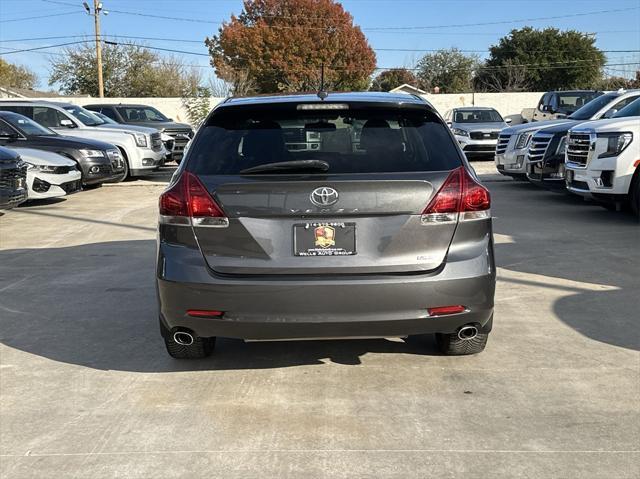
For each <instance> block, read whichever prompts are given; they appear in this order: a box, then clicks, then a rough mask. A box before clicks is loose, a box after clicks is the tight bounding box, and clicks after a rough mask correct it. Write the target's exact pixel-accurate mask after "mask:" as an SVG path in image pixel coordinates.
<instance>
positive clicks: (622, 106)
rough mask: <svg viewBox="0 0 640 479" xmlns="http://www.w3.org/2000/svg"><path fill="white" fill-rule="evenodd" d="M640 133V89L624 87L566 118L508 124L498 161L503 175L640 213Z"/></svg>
mask: <svg viewBox="0 0 640 479" xmlns="http://www.w3.org/2000/svg"><path fill="white" fill-rule="evenodd" d="M639 138H640V90H619V91H617V92H610V93H606V94H603V95H600V96H597V97H596V98H594V99H593V100H591V101H590V102H589V103H587V104H586V105H584V106H583V107H581V108H580V109H578V110H577V111H576V112H574V113H573V114H571V115H569V116H568V117H567V118H565V119H558V120H552V121H543V122H536V123H535V124H526V125H518V126H514V127H509V128H505V129H504V130H502V131H501V133H500V135H499V138H498V143H497V145H496V150H495V163H496V167H497V169H498V171H499V172H500V173H502V174H503V175H506V176H511V177H513V178H516V179H526V180H529V181H531V182H532V183H535V184H538V185H541V186H543V187H545V188H548V189H553V190H566V191H568V192H570V193H574V194H578V195H581V196H584V197H589V198H591V199H594V200H596V201H598V202H600V203H602V204H603V205H604V206H606V207H608V208H615V209H618V210H619V209H621V208H622V207H624V206H627V205H628V206H630V207H631V208H632V209H633V211H634V212H635V214H636V215H639V216H640V139H639Z"/></svg>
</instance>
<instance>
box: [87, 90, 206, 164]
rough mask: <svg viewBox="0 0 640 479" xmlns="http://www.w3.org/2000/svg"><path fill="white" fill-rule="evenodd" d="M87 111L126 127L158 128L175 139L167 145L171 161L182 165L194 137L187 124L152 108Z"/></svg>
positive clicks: (105, 106) (109, 106) (123, 106)
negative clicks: (185, 152) (100, 114)
mask: <svg viewBox="0 0 640 479" xmlns="http://www.w3.org/2000/svg"><path fill="white" fill-rule="evenodd" d="M84 107H85V108H86V109H87V110H92V111H97V112H98V113H102V114H103V115H105V116H108V117H109V118H111V119H112V120H113V121H115V122H117V123H122V124H125V125H137V126H148V127H151V128H157V129H158V130H160V131H161V132H162V133H165V134H166V135H169V136H170V137H172V138H173V144H172V145H166V146H167V149H168V150H169V151H171V159H172V160H175V161H176V162H178V163H180V161H181V160H182V156H183V154H184V149H185V147H186V146H187V143H189V140H191V138H192V137H193V129H192V128H191V127H190V126H189V125H187V124H186V123H176V122H174V121H173V120H172V119H171V118H167V117H166V116H164V115H163V114H162V113H161V112H160V111H158V110H157V109H156V108H153V107H152V106H148V105H137V104H124V103H118V104H103V103H96V104H92V105H84Z"/></svg>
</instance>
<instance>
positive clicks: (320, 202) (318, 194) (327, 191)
mask: <svg viewBox="0 0 640 479" xmlns="http://www.w3.org/2000/svg"><path fill="white" fill-rule="evenodd" d="M309 199H310V200H311V203H313V204H314V205H316V206H319V207H320V208H323V207H326V206H331V205H334V204H336V203H337V201H338V192H337V191H336V190H334V189H333V188H331V187H328V186H321V187H320V188H316V189H315V190H313V191H312V192H311V194H310V195H309Z"/></svg>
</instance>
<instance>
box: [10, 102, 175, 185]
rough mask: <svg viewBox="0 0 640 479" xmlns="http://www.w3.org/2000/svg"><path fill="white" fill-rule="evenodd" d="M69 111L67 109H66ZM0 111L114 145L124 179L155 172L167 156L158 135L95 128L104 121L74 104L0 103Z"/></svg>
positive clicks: (72, 134) (70, 133)
mask: <svg viewBox="0 0 640 479" xmlns="http://www.w3.org/2000/svg"><path fill="white" fill-rule="evenodd" d="M67 108H69V109H67ZM0 110H6V111H13V112H15V113H19V114H21V115H24V116H26V117H27V118H30V119H32V120H33V121H35V122H36V123H40V124H41V125H42V126H45V127H48V128H51V129H52V130H54V131H56V132H58V133H60V134H61V135H65V136H74V137H80V138H91V139H94V140H100V141H104V142H106V143H110V144H112V145H115V146H116V147H117V148H118V149H119V150H120V152H121V153H122V156H124V158H125V160H126V164H125V172H124V175H123V177H125V178H126V177H127V176H141V175H145V174H148V173H150V172H151V171H153V170H156V169H158V167H159V166H160V165H161V164H162V162H163V160H164V157H165V155H166V153H167V152H166V150H165V148H164V146H163V145H162V140H161V138H160V132H158V131H153V130H150V131H149V132H140V131H134V130H133V129H127V130H121V129H111V128H106V127H105V128H98V126H99V125H101V124H103V123H104V122H103V121H102V120H100V119H99V118H97V117H94V115H93V113H92V112H90V111H88V110H85V109H84V108H81V107H78V106H76V105H70V104H61V103H54V102H46V101H12V100H9V101H5V100H3V101H0Z"/></svg>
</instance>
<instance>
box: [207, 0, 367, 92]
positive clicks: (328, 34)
mask: <svg viewBox="0 0 640 479" xmlns="http://www.w3.org/2000/svg"><path fill="white" fill-rule="evenodd" d="M205 44H206V45H207V47H208V48H209V54H210V55H211V65H212V66H213V67H214V68H215V70H216V74H217V75H218V77H220V78H222V79H223V80H225V81H227V82H230V83H231V84H235V83H236V82H237V79H238V78H239V77H244V78H246V77H249V78H250V79H251V81H252V84H253V85H254V86H255V90H256V92H257V93H275V92H295V91H315V90H317V89H318V88H319V87H320V72H321V69H322V66H323V65H324V80H325V89H326V90H337V91H346V90H365V89H367V88H368V86H369V82H370V77H371V74H372V73H373V71H374V69H375V66H376V56H375V53H374V51H373V50H372V49H371V47H370V46H369V43H368V41H367V39H366V37H365V36H364V34H363V33H362V30H360V28H359V27H357V26H355V25H354V24H353V17H352V16H351V15H350V14H349V13H348V12H346V11H345V10H344V8H343V7H342V5H340V4H339V3H336V2H335V1H334V0H245V2H244V8H243V11H242V13H241V14H240V15H239V16H235V15H234V16H232V17H231V20H230V21H229V22H225V23H224V24H223V25H222V27H220V30H219V31H218V34H217V35H215V36H213V37H211V38H207V39H206V40H205Z"/></svg>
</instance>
